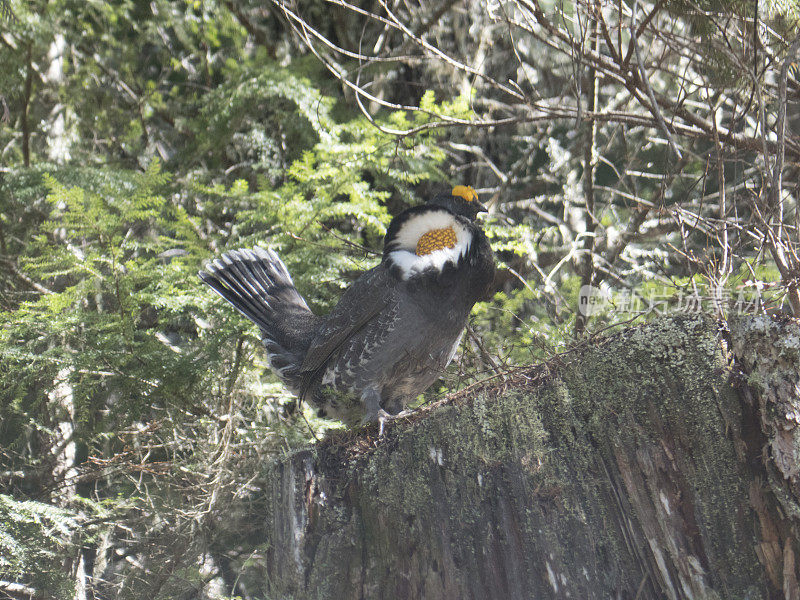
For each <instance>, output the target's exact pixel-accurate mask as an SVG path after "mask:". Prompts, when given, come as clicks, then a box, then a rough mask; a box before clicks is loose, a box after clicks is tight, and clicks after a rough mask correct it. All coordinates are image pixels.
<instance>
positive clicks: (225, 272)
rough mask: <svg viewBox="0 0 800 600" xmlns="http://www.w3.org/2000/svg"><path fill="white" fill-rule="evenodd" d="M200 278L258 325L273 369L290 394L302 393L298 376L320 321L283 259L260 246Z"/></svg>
mask: <svg viewBox="0 0 800 600" xmlns="http://www.w3.org/2000/svg"><path fill="white" fill-rule="evenodd" d="M198 275H199V276H200V279H202V280H203V281H204V282H205V283H206V284H208V285H209V286H210V287H211V288H212V289H213V290H214V291H215V292H217V293H218V294H219V295H220V296H222V297H223V298H224V299H225V300H227V301H228V302H230V303H231V305H232V306H233V307H234V308H235V309H236V310H238V311H239V312H240V313H242V314H243V315H244V316H245V317H247V318H248V319H250V320H251V321H252V322H253V323H255V324H256V325H258V327H259V328H260V329H261V335H262V342H263V344H264V347H265V348H266V349H267V356H268V358H269V363H270V367H272V369H273V370H274V371H275V372H276V373H277V374H278V376H280V377H281V379H283V380H284V382H286V383H287V385H288V386H289V387H290V389H295V388H297V384H298V383H299V381H298V379H297V377H298V371H299V368H300V365H301V364H302V362H303V357H304V356H305V353H306V350H307V349H308V346H309V344H310V343H311V339H312V338H313V336H314V333H315V331H316V329H317V327H318V325H319V322H320V318H319V317H317V316H315V315H314V313H312V312H311V310H310V309H309V308H308V305H307V304H306V301H305V300H304V299H303V297H302V296H301V295H300V292H298V291H297V288H296V287H295V286H294V282H293V281H292V277H291V275H289V271H288V270H287V269H286V265H284V264H283V261H281V259H280V258H279V257H278V255H277V254H276V253H275V252H274V251H272V250H265V249H263V248H259V247H255V248H253V249H252V250H249V249H240V250H233V251H231V252H227V253H225V254H223V255H222V256H220V257H219V258H217V259H216V260H214V261H212V262H210V263H209V264H208V265H207V266H206V270H205V271H200V272H199V273H198Z"/></svg>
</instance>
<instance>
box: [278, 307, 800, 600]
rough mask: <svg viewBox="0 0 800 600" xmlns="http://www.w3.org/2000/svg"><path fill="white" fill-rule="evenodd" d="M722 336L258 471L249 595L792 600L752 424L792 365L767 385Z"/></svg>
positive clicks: (579, 363) (680, 327)
mask: <svg viewBox="0 0 800 600" xmlns="http://www.w3.org/2000/svg"><path fill="white" fill-rule="evenodd" d="M748 324H749V325H748ZM736 326H737V327H740V329H737V332H743V333H732V332H729V331H727V329H726V327H725V326H724V325H720V324H718V323H716V322H714V321H712V320H709V319H705V318H702V317H699V316H698V317H680V318H665V319H662V320H659V321H656V322H654V323H651V324H648V325H644V326H641V327H637V328H631V329H628V330H625V331H623V332H621V333H619V334H616V335H614V336H610V337H609V338H607V339H602V340H600V341H598V342H595V343H592V344H588V345H586V346H584V347H582V348H579V349H577V350H576V351H574V352H572V353H571V354H570V355H568V356H566V357H562V358H560V359H559V360H558V361H554V362H551V363H548V364H546V365H540V366H538V367H532V368H531V369H529V370H522V371H517V373H516V374H515V376H514V377H512V378H511V379H510V380H509V381H507V382H505V383H503V384H502V385H491V384H487V385H485V386H478V387H476V388H472V389H470V390H468V391H467V392H466V393H463V394H458V395H456V397H454V398H452V399H450V400H448V401H444V402H441V403H439V404H438V405H437V406H434V407H432V408H430V409H426V410H424V411H420V413H419V414H416V415H414V416H413V417H411V418H409V419H403V420H398V421H396V422H393V423H392V424H391V425H390V426H389V427H388V428H387V430H386V432H385V434H384V436H383V437H382V438H379V437H378V436H377V432H376V431H375V430H374V429H366V430H360V431H356V432H352V433H348V434H345V435H343V436H339V437H331V438H328V439H326V440H323V441H322V442H320V443H319V444H317V445H316V446H315V447H313V448H311V449H308V450H304V451H302V452H298V453H296V454H293V455H291V456H289V457H287V458H286V459H283V460H281V461H278V462H276V463H274V464H272V465H270V466H269V467H268V472H267V475H266V477H267V481H269V482H270V485H269V487H268V488H267V489H266V494H267V505H268V507H269V508H268V510H267V515H266V519H267V531H268V535H267V537H268V540H267V546H268V548H269V552H268V554H267V565H266V572H265V574H264V576H265V579H266V589H267V597H268V598H276V599H277V598H298V599H300V598H303V599H316V598H319V599H323V598H331V599H350V598H353V599H361V598H364V599H368V598H409V599H413V598H419V599H423V598H424V599H426V600H438V599H446V598H453V599H456V598H457V599H468V598H475V599H493V598H496V599H508V598H511V599H513V598H520V599H523V598H524V599H528V598H581V599H582V598H598V599H605V598H617V597H619V598H676V599H677V598H754V599H755V598H772V597H777V596H778V595H780V596H781V597H783V596H784V594H787V597H791V596H790V593H791V592H792V591H793V590H794V589H796V565H795V558H794V557H795V556H796V552H797V548H796V547H795V542H794V538H793V536H792V535H791V531H793V529H792V528H793V526H794V524H795V523H796V518H795V517H794V516H792V515H791V514H787V513H786V512H785V510H786V509H785V507H784V506H783V504H784V503H785V502H784V501H785V500H786V498H784V501H781V500H778V499H776V497H775V494H776V489H777V490H778V491H780V490H783V493H785V494H786V495H787V498H789V499H790V500H791V501H793V497H792V493H793V489H794V488H793V487H792V486H791V485H788V486H785V485H782V484H781V485H777V486H776V485H775V484H770V483H769V478H770V477H771V476H772V477H774V475H775V474H774V473H773V474H772V475H770V468H771V469H772V470H773V471H774V470H775V467H774V466H772V467H770V466H769V465H767V464H766V463H765V461H764V460H763V456H764V453H763V452H762V449H763V448H764V447H769V444H770V443H771V442H770V438H769V437H768V435H766V434H765V432H764V429H763V428H762V421H763V419H762V415H761V414H760V411H764V410H766V411H770V414H772V413H774V412H775V410H776V409H775V406H772V405H777V404H779V402H778V401H777V400H775V399H773V398H772V396H769V394H770V393H772V390H773V388H774V387H775V386H779V387H780V386H784V388H785V386H786V385H788V384H787V383H786V382H787V381H794V382H796V381H797V379H796V376H797V372H798V368H797V367H798V359H797V352H796V348H795V351H794V352H792V351H791V349H790V348H788V347H787V348H785V349H784V350H782V351H781V352H779V353H778V355H777V356H776V357H773V358H774V360H777V361H778V364H779V366H780V368H781V369H783V371H782V372H781V374H780V377H779V380H773V379H770V375H769V373H771V371H770V365H769V363H768V362H767V361H768V360H771V359H770V358H769V357H764V358H763V361H764V363H763V364H761V363H759V362H758V360H757V359H755V358H752V359H748V358H746V357H745V356H742V358H739V357H737V356H736V352H735V349H736V347H737V344H742V343H744V344H745V345H746V346H747V348H750V349H752V348H755V347H756V344H757V342H756V339H761V338H758V336H757V335H756V332H755V330H752V331H751V330H750V329H748V327H750V328H751V329H752V326H753V321H748V322H747V323H746V324H744V325H743V324H742V323H738V324H737V325H736ZM771 327H773V325H771V324H767V325H766V328H767V329H766V331H767V335H770V336H772V335H777V334H775V332H774V331H773V330H772V329H771ZM785 327H791V328H793V329H791V331H793V332H794V333H793V335H795V336H797V334H798V329H797V326H796V324H792V325H791V326H789V325H786V326H785ZM787 331H788V330H787ZM781 335H788V334H787V333H786V332H785V331H784V332H783V333H782V334H781ZM737 336H740V337H737ZM741 336H744V337H741ZM748 336H755V338H752V339H751V337H748ZM787 339H788V338H787ZM742 340H745V341H744V342H743V341H742ZM763 343H767V344H768V343H775V340H774V339H773V340H772V342H769V341H766V338H765V340H763ZM787 344H789V346H791V344H790V343H789V342H788V341H787ZM732 349H733V350H734V352H732V351H731V350H732ZM744 354H746V352H744ZM748 365H749V366H748ZM740 368H741V369H745V375H744V377H743V376H742V375H741V374H740V373H739V369H740ZM747 369H751V375H748V374H747ZM748 377H753V378H758V380H759V381H760V382H761V383H760V384H759V385H755V383H754V384H753V385H748V384H747V382H746V379H747V378H748ZM792 377H795V379H792ZM759 386H760V387H759ZM784 388H781V389H783V390H784V392H786V389H788V388H785V389H784ZM781 398H783V396H781ZM786 402H788V403H789V404H788V405H787V404H786V403H785V402H784V404H783V405H781V406H782V408H781V410H782V411H783V412H781V413H780V414H782V415H783V416H784V417H785V419H787V420H791V411H789V410H788V408H787V406H796V402H797V397H796V395H795V397H794V402H795V404H792V401H791V400H787V401H786ZM795 425H796V423H795ZM792 435H794V430H792ZM794 464H796V463H794ZM781 468H782V467H778V469H779V470H780V469H781ZM780 472H781V473H783V472H784V471H780ZM796 475H797V471H792V473H791V474H790V478H791V477H794V476H796ZM779 507H780V508H781V509H782V510H779Z"/></svg>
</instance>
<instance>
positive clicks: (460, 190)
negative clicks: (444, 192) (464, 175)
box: [450, 185, 478, 202]
mask: <svg viewBox="0 0 800 600" xmlns="http://www.w3.org/2000/svg"><path fill="white" fill-rule="evenodd" d="M450 194H451V195H453V196H459V197H460V198H463V199H464V200H466V201H467V202H477V201H478V192H476V191H475V190H474V189H473V188H472V186H469V185H457V186H456V187H454V188H453V191H452V192H450Z"/></svg>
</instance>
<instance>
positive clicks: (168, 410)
mask: <svg viewBox="0 0 800 600" xmlns="http://www.w3.org/2000/svg"><path fill="white" fill-rule="evenodd" d="M798 18H800V2H797V0H759V1H755V0H658V1H657V2H652V1H651V0H642V1H638V0H575V1H573V0H490V1H488V2H485V1H469V0H442V1H440V2H420V1H418V0H416V1H411V0H374V1H373V0H362V1H360V2H357V3H349V2H348V1H347V0H330V1H325V0H303V1H299V2H290V1H288V0H271V1H270V0H258V1H256V0H151V1H150V2H141V1H135V0H114V1H113V2H108V1H105V0H26V1H23V0H2V1H0V165H1V168H0V492H1V493H0V598H2V597H9V598H73V597H75V598H79V599H83V598H132V599H133V598H136V599H139V598H146V599H148V600H151V599H160V598H186V599H189V598H233V597H239V598H248V599H249V598H263V597H264V596H263V591H262V590H263V587H264V582H263V577H262V573H263V568H262V566H263V562H264V560H265V557H267V556H268V555H269V552H270V551H271V549H270V548H268V547H264V545H263V543H262V540H263V536H261V535H260V528H261V527H263V525H262V523H261V522H260V521H259V520H258V515H259V514H260V511H261V509H260V508H259V502H260V501H261V499H262V497H263V495H262V494H261V493H260V490H261V489H262V487H263V485H264V482H263V481H262V480H261V478H260V474H261V470H262V467H263V465H264V464H265V462H266V461H269V460H270V458H271V457H274V456H276V455H278V454H281V453H286V452H289V451H290V450H292V449H294V448H297V447H299V446H301V445H303V444H307V443H309V442H310V441H313V439H314V436H315V435H320V433H321V432H323V431H324V430H325V429H326V428H329V427H335V426H336V424H335V423H330V422H323V421H320V420H316V419H315V418H314V417H313V415H312V414H311V413H310V411H305V412H304V411H303V410H302V409H298V408H297V407H295V406H294V405H293V403H292V402H291V398H289V397H288V396H287V395H286V393H285V392H284V390H283V389H282V388H281V386H280V385H279V384H278V383H277V381H276V379H275V378H274V377H272V376H271V374H270V373H269V371H268V370H267V368H266V366H265V363H264V356H263V354H262V353H261V351H260V344H259V340H258V334H257V331H256V330H255V328H254V327H252V326H251V325H249V324H248V323H247V322H246V321H245V319H243V318H240V317H239V316H238V315H237V314H236V313H235V312H234V311H233V310H232V309H231V308H229V307H228V306H227V305H225V304H224V303H223V302H222V301H221V300H219V299H218V298H217V297H215V296H214V295H213V294H212V293H211V292H210V291H209V290H207V289H205V287H204V286H202V285H201V284H200V282H199V280H198V278H197V276H196V272H197V270H198V269H199V268H200V267H201V265H202V263H203V261H204V260H206V259H208V258H210V257H212V256H213V255H215V254H217V253H219V252H222V251H224V250H226V249H232V248H237V247H242V246H252V245H254V244H261V245H268V246H271V247H273V248H275V249H276V250H277V251H278V252H279V254H280V255H281V256H282V257H283V259H284V260H285V262H286V264H287V266H288V267H289V269H290V271H291V272H292V274H293V275H294V278H295V282H296V283H297V285H298V287H299V289H300V291H301V292H302V293H303V294H304V296H305V297H306V298H307V299H308V301H309V303H310V305H311V306H312V307H313V308H314V309H315V310H318V311H322V312H325V311H327V310H328V309H329V308H330V307H331V306H332V305H333V304H334V303H335V302H336V299H337V298H338V297H339V295H340V294H341V292H342V290H343V288H344V287H345V286H347V284H348V282H350V281H352V279H353V278H354V277H355V276H356V274H357V273H358V272H359V271H360V270H363V269H365V268H368V267H370V266H372V265H373V264H374V263H375V262H376V261H377V260H378V254H377V253H378V252H379V250H380V248H381V242H382V235H383V234H384V232H385V228H386V226H387V224H388V222H389V220H390V219H391V217H392V215H394V214H397V213H398V212H399V211H400V210H402V209H404V208H405V207H408V206H410V205H413V204H416V203H419V202H422V201H424V199H426V198H428V197H430V196H431V195H432V194H434V193H436V192H439V191H443V190H447V189H449V188H450V187H451V186H452V185H454V184H457V183H463V184H468V185H472V186H474V187H475V188H476V189H477V190H478V191H479V194H480V197H481V200H482V201H483V202H484V203H487V204H489V205H490V207H491V212H490V215H489V218H488V219H487V220H486V221H484V224H485V228H486V230H487V233H488V235H489V236H490V238H491V241H492V244H493V246H494V248H495V249H496V252H497V255H498V259H499V260H500V262H501V263H502V265H503V267H504V271H503V277H502V278H501V280H500V281H498V290H499V291H498V293H497V295H496V296H495V298H494V300H493V301H492V302H488V303H483V304H480V305H479V306H478V307H477V308H476V310H475V312H474V314H473V317H472V319H471V325H470V330H469V333H468V335H467V336H465V341H464V342H463V344H462V347H461V349H460V351H459V353H458V355H457V359H456V360H455V361H454V364H453V365H452V366H451V368H450V370H449V373H448V376H447V377H446V378H445V379H444V380H443V381H442V382H440V384H437V385H436V386H434V388H432V389H431V390H429V392H428V394H427V396H426V398H422V399H420V402H426V401H429V400H431V399H433V398H437V397H439V396H440V395H441V394H442V393H444V392H446V391H448V390H453V389H456V388H460V387H464V386H465V385H467V384H469V383H471V382H475V381H479V380H484V379H486V378H489V377H494V378H496V379H497V380H498V381H502V377H503V373H505V372H507V371H508V370H509V369H512V368H513V367H514V366H517V365H525V364H530V363H533V362H537V361H542V360H546V359H548V358H552V357H553V356H556V355H557V354H558V353H560V352H562V351H563V350H564V349H565V348H567V347H569V345H570V344H571V343H573V342H574V340H575V339H576V338H582V337H584V336H588V335H595V334H597V333H599V332H602V331H603V330H605V329H607V328H609V327H610V326H612V325H620V324H624V323H627V322H630V321H631V320H634V319H646V318H651V317H653V316H655V315H657V314H659V313H661V312H665V311H671V310H696V309H698V307H700V308H702V309H703V310H707V311H710V312H712V313H713V314H715V315H716V316H723V317H724V316H725V315H726V314H729V313H730V312H731V311H734V310H745V309H746V310H750V311H763V310H773V311H786V312H790V313H794V314H800V292H799V291H798V286H800V282H798V276H799V275H800V257H798V254H797V251H796V250H797V242H798V229H797V225H798V214H797V205H796V201H797V198H798V193H799V192H800V189H798V188H799V186H800V178H799V177H798V175H799V174H800V172H799V171H798V160H800V131H799V130H798V127H799V126H800V111H799V110H798V109H799V108H800V105H798V98H799V96H798V92H800V83H798V69H797V63H796V61H798V60H799V59H798V49H799V48H800V38H798V35H797V31H798V30H797V24H798ZM586 285H590V286H593V287H595V288H598V289H600V290H602V297H603V299H604V302H603V303H601V304H599V305H598V310H597V311H596V312H595V313H594V314H592V315H591V317H590V318H588V319H587V318H586V317H585V316H584V315H583V314H582V313H581V312H580V311H579V310H578V301H579V290H580V289H581V287H582V286H586ZM254 515H255V516H254Z"/></svg>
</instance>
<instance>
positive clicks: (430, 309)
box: [200, 186, 494, 425]
mask: <svg viewBox="0 0 800 600" xmlns="http://www.w3.org/2000/svg"><path fill="white" fill-rule="evenodd" d="M481 210H485V209H484V208H483V206H481V205H480V204H479V203H478V200H477V194H475V193H474V191H473V190H472V188H465V187H463V186H458V187H456V188H454V190H453V194H445V195H440V196H437V197H436V198H434V199H433V200H431V201H430V202H429V203H428V204H426V205H423V206H418V207H414V208H410V209H408V210H406V211H405V212H403V213H401V214H400V215H398V216H397V217H395V218H394V219H393V220H392V222H391V224H390V225H389V229H388V230H387V233H386V238H385V241H384V252H383V258H382V260H381V262H380V264H379V265H377V266H376V267H374V268H372V269H370V270H369V271H366V272H364V273H363V274H362V275H361V276H360V277H359V278H358V279H357V280H356V281H355V282H353V284H352V285H351V286H350V287H349V288H348V289H347V290H346V291H345V293H344V294H343V296H342V298H341V299H340V300H339V303H338V304H337V305H336V307H335V308H334V309H333V310H332V311H331V313H330V314H328V315H327V316H326V317H319V316H316V315H314V314H313V313H312V312H311V311H310V310H309V308H308V306H307V305H306V303H305V301H304V300H303V298H302V297H301V296H300V294H299V293H298V291H297V289H296V288H295V287H294V284H293V283H292V279H291V277H290V275H289V273H288V271H287V270H286V267H285V266H284V265H283V263H282V262H281V260H280V258H278V256H277V255H276V254H275V253H274V252H272V251H271V250H263V249H261V248H255V249H253V250H235V251H233V252H229V253H227V254H224V255H223V256H222V257H220V258H218V259H217V260H215V261H213V262H211V263H209V265H208V266H207V267H206V271H201V272H200V277H201V279H202V280H203V281H204V282H206V283H207V284H208V285H210V286H211V287H212V288H213V289H214V290H215V291H217V293H219V294H220V295H221V296H222V297H223V298H225V299H226V300H227V301H228V302H230V303H231V304H232V305H233V306H234V307H235V308H236V309H237V310H239V312H241V313H242V314H243V315H244V316H246V317H247V318H248V319H250V320H251V321H253V322H254V323H256V324H257V325H258V326H259V328H260V329H261V332H262V339H263V343H264V346H265V348H266V350H267V355H268V357H269V361H270V366H271V367H272V368H273V370H274V371H275V372H276V373H277V374H278V376H279V377H280V378H281V379H282V380H283V382H284V383H285V384H286V386H287V387H288V388H289V389H290V390H291V391H292V392H293V393H295V394H297V395H298V396H299V397H300V398H301V399H303V400H306V401H308V402H310V403H311V404H312V405H313V406H315V407H317V408H318V409H319V411H320V414H321V415H323V416H329V417H334V418H338V419H341V420H343V421H345V422H346V423H348V424H350V425H353V424H357V423H359V422H369V421H374V420H376V419H383V418H385V417H387V416H388V415H391V414H397V413H398V412H400V411H402V410H403V409H404V408H405V406H406V405H407V404H408V402H409V401H411V400H413V399H414V398H415V397H416V396H417V395H419V394H420V393H421V392H423V391H424V390H425V389H426V388H427V387H428V386H430V385H431V384H432V383H433V382H434V381H436V379H438V378H439V376H440V375H441V374H442V372H443V371H444V369H445V367H446V366H447V365H448V363H449V362H450V361H451V360H452V358H453V355H454V354H455V351H456V348H457V347H458V343H459V341H460V339H461V335H462V333H463V331H464V327H465V326H466V323H467V318H468V316H469V312H470V310H471V309H472V307H473V306H474V304H475V302H477V301H478V300H480V299H482V298H484V297H485V296H486V294H487V291H488V289H489V287H490V285H491V282H492V280H493V276H494V256H493V254H492V250H491V248H490V246H489V242H488V241H487V239H486V236H485V235H484V233H483V231H482V230H481V229H480V227H478V226H477V225H476V224H475V222H474V218H475V216H476V215H477V214H478V212H480V211H481Z"/></svg>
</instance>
